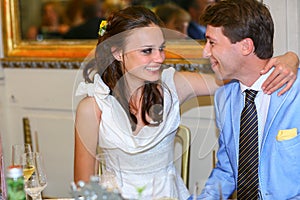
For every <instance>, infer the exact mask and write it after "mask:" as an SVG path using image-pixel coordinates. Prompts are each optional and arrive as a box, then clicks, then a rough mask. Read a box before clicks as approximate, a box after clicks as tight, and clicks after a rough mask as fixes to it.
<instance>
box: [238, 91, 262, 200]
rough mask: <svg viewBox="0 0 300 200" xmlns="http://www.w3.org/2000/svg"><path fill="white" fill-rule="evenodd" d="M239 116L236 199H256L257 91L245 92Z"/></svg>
mask: <svg viewBox="0 0 300 200" xmlns="http://www.w3.org/2000/svg"><path fill="white" fill-rule="evenodd" d="M245 93H246V98H245V107H244V108H243V111H242V114H241V124H240V125H241V126H240V142H239V168H238V188H237V197H238V199H239V200H244V199H249V200H250V199H251V200H253V199H258V122H257V111H256V106H255V103H254V99H255V96H256V94H257V91H255V90H246V91H245Z"/></svg>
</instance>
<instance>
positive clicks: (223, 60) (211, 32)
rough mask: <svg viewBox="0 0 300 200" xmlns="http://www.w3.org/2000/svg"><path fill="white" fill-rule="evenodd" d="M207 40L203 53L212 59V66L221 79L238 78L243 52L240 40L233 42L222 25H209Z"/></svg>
mask: <svg viewBox="0 0 300 200" xmlns="http://www.w3.org/2000/svg"><path fill="white" fill-rule="evenodd" d="M206 38H207V42H206V44H205V47H204V50H203V54H204V57H207V58H209V59H210V62H211V67H212V69H213V71H214V72H215V74H216V76H217V78H218V79H220V80H226V79H236V78H237V77H238V73H239V71H240V64H239V63H240V62H241V59H242V54H241V51H240V45H239V42H237V43H235V44H232V43H231V42H230V40H229V38H227V37H226V36H225V35H224V34H223V31H222V27H213V26H210V25H208V26H207V30H206Z"/></svg>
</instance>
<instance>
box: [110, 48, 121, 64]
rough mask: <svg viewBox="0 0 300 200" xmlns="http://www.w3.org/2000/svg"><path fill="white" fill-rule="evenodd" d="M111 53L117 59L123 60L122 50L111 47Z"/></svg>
mask: <svg viewBox="0 0 300 200" xmlns="http://www.w3.org/2000/svg"><path fill="white" fill-rule="evenodd" d="M111 53H112V55H113V56H114V58H115V59H116V60H117V61H122V60H123V59H122V51H121V50H119V49H117V48H116V47H111Z"/></svg>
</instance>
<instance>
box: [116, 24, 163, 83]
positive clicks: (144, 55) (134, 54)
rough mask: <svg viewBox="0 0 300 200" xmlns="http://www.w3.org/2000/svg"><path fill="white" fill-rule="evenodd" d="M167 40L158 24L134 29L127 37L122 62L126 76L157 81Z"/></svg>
mask: <svg viewBox="0 0 300 200" xmlns="http://www.w3.org/2000/svg"><path fill="white" fill-rule="evenodd" d="M164 45H165V40H164V36H163V33H162V31H161V29H160V28H159V27H158V26H156V25H150V26H149V27H143V28H137V29H133V30H132V31H131V33H130V34H129V36H128V37H127V39H126V45H125V50H124V52H123V55H122V60H121V61H122V63H123V65H124V68H125V73H126V78H133V79H138V80H140V81H151V82H152V81H157V80H159V79H160V75H161V65H162V63H163V62H164V60H165V52H164V47H165V46H164Z"/></svg>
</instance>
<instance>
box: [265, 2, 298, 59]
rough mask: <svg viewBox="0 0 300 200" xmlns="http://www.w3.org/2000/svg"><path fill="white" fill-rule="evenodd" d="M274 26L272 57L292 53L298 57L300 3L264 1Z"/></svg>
mask: <svg viewBox="0 0 300 200" xmlns="http://www.w3.org/2000/svg"><path fill="white" fill-rule="evenodd" d="M263 2H264V3H265V4H266V5H268V6H269V8H270V11H271V14H272V17H273V19H274V24H275V36H274V48H275V49H274V50H275V52H274V55H279V54H283V53H285V52H286V51H294V52H295V53H296V54H297V55H300V44H299V42H300V1H299V0H264V1H263Z"/></svg>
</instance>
